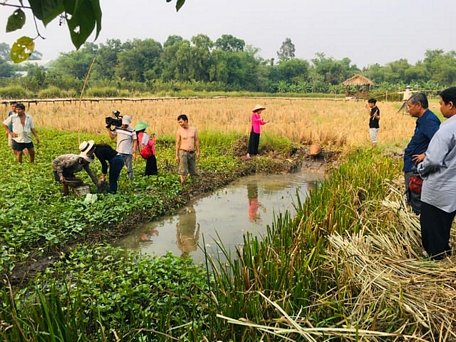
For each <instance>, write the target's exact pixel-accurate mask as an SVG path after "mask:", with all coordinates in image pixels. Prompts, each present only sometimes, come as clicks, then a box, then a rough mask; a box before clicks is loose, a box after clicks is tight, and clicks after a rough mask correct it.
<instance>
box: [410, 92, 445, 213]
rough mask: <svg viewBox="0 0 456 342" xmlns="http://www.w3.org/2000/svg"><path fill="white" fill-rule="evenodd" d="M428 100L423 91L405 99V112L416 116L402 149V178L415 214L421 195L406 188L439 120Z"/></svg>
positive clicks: (418, 208)
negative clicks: (408, 138)
mask: <svg viewBox="0 0 456 342" xmlns="http://www.w3.org/2000/svg"><path fill="white" fill-rule="evenodd" d="M428 107H429V102H428V99H427V97H426V94H424V93H416V94H413V95H412V96H411V97H410V98H409V99H408V101H407V112H408V113H409V114H410V116H412V117H414V118H417V119H416V126H415V131H414V133H413V136H412V139H410V142H409V143H408V145H407V147H406V148H405V151H404V168H403V171H404V178H405V188H406V194H407V202H408V203H409V204H410V205H411V207H412V209H413V211H414V212H415V213H416V214H419V213H420V209H421V200H420V198H421V195H420V194H417V193H414V192H411V191H410V190H409V188H408V184H409V180H410V177H411V176H412V175H413V174H414V173H416V166H417V165H418V163H420V162H422V161H423V159H424V152H425V151H426V150H427V148H428V146H429V142H430V141H431V139H432V137H433V136H434V134H435V132H437V130H438V129H439V126H440V120H439V118H437V116H436V115H435V114H434V113H433V112H431V111H430V110H429V109H428Z"/></svg>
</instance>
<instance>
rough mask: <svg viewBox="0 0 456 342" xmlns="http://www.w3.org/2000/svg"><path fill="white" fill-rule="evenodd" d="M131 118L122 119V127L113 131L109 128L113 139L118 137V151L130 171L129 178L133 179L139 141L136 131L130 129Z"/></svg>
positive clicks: (127, 116)
mask: <svg viewBox="0 0 456 342" xmlns="http://www.w3.org/2000/svg"><path fill="white" fill-rule="evenodd" d="M130 124H131V116H129V115H125V116H124V117H123V118H122V126H120V127H118V128H115V129H114V130H113V131H112V130H111V129H110V128H109V127H108V128H107V129H108V132H109V136H110V137H111V139H114V138H116V137H117V147H116V151H117V153H119V155H120V156H122V158H123V160H124V163H125V166H126V167H127V170H128V178H129V179H133V152H134V151H136V148H137V142H138V139H137V137H136V132H135V130H134V129H133V128H132V127H130Z"/></svg>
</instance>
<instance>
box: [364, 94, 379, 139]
mask: <svg viewBox="0 0 456 342" xmlns="http://www.w3.org/2000/svg"><path fill="white" fill-rule="evenodd" d="M366 108H367V110H368V111H369V136H370V140H371V142H372V144H373V145H376V144H377V136H378V130H379V128H380V124H379V121H380V109H379V108H378V107H377V100H376V99H374V98H371V99H369V100H367V106H366Z"/></svg>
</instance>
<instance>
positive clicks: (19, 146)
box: [11, 139, 33, 151]
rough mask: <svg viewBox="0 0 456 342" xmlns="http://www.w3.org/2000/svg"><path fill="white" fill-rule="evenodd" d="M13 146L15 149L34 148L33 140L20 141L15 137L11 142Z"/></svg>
mask: <svg viewBox="0 0 456 342" xmlns="http://www.w3.org/2000/svg"><path fill="white" fill-rule="evenodd" d="M11 147H12V148H13V150H14V151H23V150H25V149H27V150H30V149H31V148H33V142H29V143H19V142H17V141H16V140H14V139H13V141H12V143H11Z"/></svg>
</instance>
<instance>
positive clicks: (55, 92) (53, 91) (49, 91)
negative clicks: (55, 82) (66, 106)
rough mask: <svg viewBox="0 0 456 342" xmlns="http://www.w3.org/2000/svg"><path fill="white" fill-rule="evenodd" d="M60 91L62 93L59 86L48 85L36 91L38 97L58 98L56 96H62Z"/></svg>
mask: <svg viewBox="0 0 456 342" xmlns="http://www.w3.org/2000/svg"><path fill="white" fill-rule="evenodd" d="M62 93H63V91H62V90H61V89H60V88H59V87H56V86H50V87H47V88H45V89H42V90H40V91H39V92H38V97H39V98H40V99H46V98H58V97H63V96H62Z"/></svg>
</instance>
